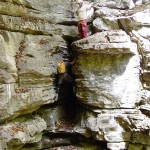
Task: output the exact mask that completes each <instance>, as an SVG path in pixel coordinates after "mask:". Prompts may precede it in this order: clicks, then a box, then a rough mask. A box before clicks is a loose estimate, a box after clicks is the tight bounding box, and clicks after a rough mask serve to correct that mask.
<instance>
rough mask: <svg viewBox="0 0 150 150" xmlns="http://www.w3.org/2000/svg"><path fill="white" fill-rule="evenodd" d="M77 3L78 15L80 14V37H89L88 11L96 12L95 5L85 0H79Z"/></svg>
mask: <svg viewBox="0 0 150 150" xmlns="http://www.w3.org/2000/svg"><path fill="white" fill-rule="evenodd" d="M77 4H78V5H79V7H78V8H77V16H78V31H79V36H80V39H83V38H86V37H87V19H88V15H87V11H92V12H94V9H93V8H94V7H95V6H94V5H91V4H86V3H85V2H83V0H77Z"/></svg>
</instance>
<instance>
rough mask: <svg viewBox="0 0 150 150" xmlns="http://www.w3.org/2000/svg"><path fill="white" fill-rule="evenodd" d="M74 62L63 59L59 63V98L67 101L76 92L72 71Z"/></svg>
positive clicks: (57, 89)
mask: <svg viewBox="0 0 150 150" xmlns="http://www.w3.org/2000/svg"><path fill="white" fill-rule="evenodd" d="M71 67H72V63H71V62H68V61H67V60H63V61H61V62H59V63H58V68H57V78H56V93H57V95H58V100H61V101H66V99H68V98H69V97H71V96H72V94H73V93H74V91H73V88H74V83H75V82H74V78H73V75H72V73H71V72H72V71H71Z"/></svg>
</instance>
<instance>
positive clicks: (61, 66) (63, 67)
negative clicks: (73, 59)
mask: <svg viewBox="0 0 150 150" xmlns="http://www.w3.org/2000/svg"><path fill="white" fill-rule="evenodd" d="M57 69H58V73H65V72H66V65H65V62H64V61H60V62H59V63H58V68H57Z"/></svg>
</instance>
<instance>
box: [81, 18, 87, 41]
mask: <svg viewBox="0 0 150 150" xmlns="http://www.w3.org/2000/svg"><path fill="white" fill-rule="evenodd" d="M86 37H87V22H86V21H83V22H82V39H83V38H86Z"/></svg>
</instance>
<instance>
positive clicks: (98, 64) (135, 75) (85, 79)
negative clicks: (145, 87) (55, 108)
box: [72, 31, 142, 108]
mask: <svg viewBox="0 0 150 150" xmlns="http://www.w3.org/2000/svg"><path fill="white" fill-rule="evenodd" d="M72 46H73V49H74V51H76V53H78V56H77V62H76V64H75V66H74V74H75V75H76V77H77V78H76V84H77V97H78V99H79V100H80V101H81V102H82V103H85V104H87V105H91V106H95V107H100V108H135V107H136V105H137V104H138V103H139V101H140V100H141V95H142V86H141V83H140V80H139V62H138V59H139V57H138V56H137V55H136V54H134V53H133V52H134V50H135V48H136V47H134V46H135V45H134V44H133V43H132V42H131V41H130V37H129V36H128V35H127V34H126V33H125V32H123V31H109V32H101V33H97V34H95V35H93V36H90V37H88V38H86V39H83V40H80V41H77V42H74V43H73V45H72ZM132 51H133V52H132ZM136 53H137V52H136ZM132 54H134V56H133V55H132Z"/></svg>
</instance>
